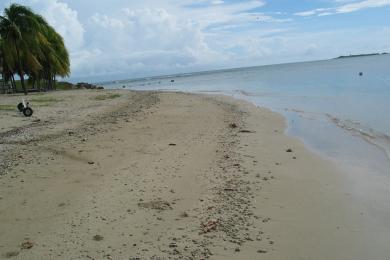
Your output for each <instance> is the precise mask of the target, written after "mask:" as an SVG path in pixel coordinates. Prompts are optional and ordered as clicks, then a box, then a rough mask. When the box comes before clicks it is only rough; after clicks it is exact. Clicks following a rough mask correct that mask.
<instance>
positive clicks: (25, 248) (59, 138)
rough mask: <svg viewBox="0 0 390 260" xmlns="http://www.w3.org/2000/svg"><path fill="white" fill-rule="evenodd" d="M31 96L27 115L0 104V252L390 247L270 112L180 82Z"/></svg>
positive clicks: (265, 254) (352, 251) (171, 254)
mask: <svg viewBox="0 0 390 260" xmlns="http://www.w3.org/2000/svg"><path fill="white" fill-rule="evenodd" d="M111 94H117V95H119V96H112V95H111ZM102 95H103V96H102ZM97 96H99V98H98V99H103V100H96V97H97ZM110 97H111V98H110ZM20 98H21V96H0V104H15V103H16V102H17V100H18V99H20ZM30 98H31V99H32V100H34V99H35V100H37V101H38V103H36V102H35V103H34V101H33V102H32V106H33V108H35V114H34V116H33V117H32V118H24V117H22V116H21V115H19V114H18V113H17V112H15V111H4V110H0V152H1V154H0V164H1V165H2V166H1V174H2V176H0V231H1V232H0V258H13V259H206V258H210V259H389V257H390V250H389V249H387V246H386V244H387V242H388V240H386V239H383V238H386V236H379V238H375V231H373V228H374V225H373V226H371V224H369V223H367V222H366V221H364V220H365V219H364V218H363V217H362V215H361V212H360V211H359V209H358V207H356V206H354V205H355V204H354V202H353V201H352V200H351V198H350V196H349V195H348V192H346V191H345V189H344V180H343V178H342V176H343V175H342V174H340V173H339V172H338V169H336V168H335V167H334V166H332V164H331V163H329V162H327V161H325V160H323V159H321V158H320V157H318V156H317V155H314V154H312V153H310V152H309V151H307V150H306V149H305V147H304V145H303V144H302V143H300V142H299V141H297V140H295V139H292V138H290V137H287V136H285V135H284V128H285V125H284V121H283V118H282V117H281V116H279V115H277V114H275V113H272V112H270V111H268V110H263V109H258V108H255V107H253V106H251V105H249V104H246V103H242V102H237V101H233V100H231V99H228V98H223V97H208V96H202V95H192V94H182V93H154V92H128V91H68V92H56V93H49V94H45V95H43V96H33V97H30ZM45 99H46V101H45ZM50 100H51V101H50ZM42 103H43V104H44V106H38V105H39V104H42ZM289 149H291V152H290V150H289ZM287 151H288V152H287ZM370 232H371V233H370ZM383 240H384V241H383Z"/></svg>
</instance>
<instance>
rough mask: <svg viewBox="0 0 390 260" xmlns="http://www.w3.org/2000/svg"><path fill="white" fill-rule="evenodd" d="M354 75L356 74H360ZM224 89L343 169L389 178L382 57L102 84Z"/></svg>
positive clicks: (388, 99)
mask: <svg viewBox="0 0 390 260" xmlns="http://www.w3.org/2000/svg"><path fill="white" fill-rule="evenodd" d="M361 73H362V75H361ZM104 86H105V87H106V88H126V89H136V90H172V91H176V90H178V91H187V92H202V93H214V94H225V95H230V96H233V97H236V98H240V99H245V100H247V101H250V102H253V103H254V104H256V105H258V106H260V107H267V108H270V109H272V110H274V111H276V112H279V113H282V114H283V115H284V116H285V118H286V121H287V123H288V128H287V130H286V133H287V134H289V135H291V136H294V137H297V138H299V139H301V140H302V141H303V142H304V143H305V144H306V145H307V147H308V148H310V149H312V150H313V151H315V152H318V153H320V154H321V155H323V156H326V157H327V158H329V159H332V160H334V161H335V162H337V163H339V164H340V165H342V166H344V167H353V168H354V169H355V170H356V169H358V170H360V171H363V172H374V173H376V174H388V175H389V176H390V55H378V56H365V57H353V58H345V59H333V60H325V61H315V62H303V63H291V64H281V65H269V66H260V67H251V68H242V69H232V70H221V71H210V72H202V73H193V74H182V75H174V76H164V77H153V78H143V79H135V80H127V81H116V82H109V83H105V84H104Z"/></svg>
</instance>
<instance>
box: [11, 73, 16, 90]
mask: <svg viewBox="0 0 390 260" xmlns="http://www.w3.org/2000/svg"><path fill="white" fill-rule="evenodd" d="M11 85H12V91H13V92H14V93H16V83H15V77H14V74H11Z"/></svg>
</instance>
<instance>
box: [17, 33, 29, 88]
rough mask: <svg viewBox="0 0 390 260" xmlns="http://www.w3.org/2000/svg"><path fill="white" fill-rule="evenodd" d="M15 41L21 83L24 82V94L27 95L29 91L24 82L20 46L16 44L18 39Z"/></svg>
mask: <svg viewBox="0 0 390 260" xmlns="http://www.w3.org/2000/svg"><path fill="white" fill-rule="evenodd" d="M14 43H15V50H16V57H17V59H18V65H19V70H18V74H19V77H20V83H21V84H22V88H23V92H24V94H25V95H27V94H28V92H27V88H26V85H25V84H24V76H23V67H22V61H21V59H20V53H19V48H18V46H17V45H16V39H15V40H14Z"/></svg>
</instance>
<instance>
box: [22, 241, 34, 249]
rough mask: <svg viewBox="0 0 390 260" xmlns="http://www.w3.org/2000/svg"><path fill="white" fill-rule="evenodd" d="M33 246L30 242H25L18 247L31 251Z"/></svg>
mask: <svg viewBox="0 0 390 260" xmlns="http://www.w3.org/2000/svg"><path fill="white" fill-rule="evenodd" d="M33 246H34V244H33V242H31V241H30V240H26V241H24V242H23V243H22V244H21V245H20V247H21V248H22V249H31V248H32V247H33Z"/></svg>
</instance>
